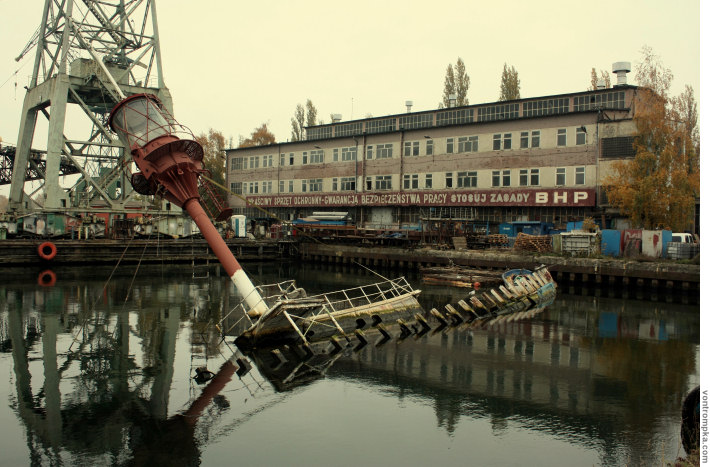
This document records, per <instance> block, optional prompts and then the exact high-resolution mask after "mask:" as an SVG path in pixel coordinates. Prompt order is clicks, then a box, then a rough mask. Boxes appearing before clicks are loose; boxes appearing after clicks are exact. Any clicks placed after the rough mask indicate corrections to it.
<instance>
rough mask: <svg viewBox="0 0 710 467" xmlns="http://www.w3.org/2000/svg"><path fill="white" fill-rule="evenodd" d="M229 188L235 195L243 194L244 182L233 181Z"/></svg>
mask: <svg viewBox="0 0 710 467" xmlns="http://www.w3.org/2000/svg"><path fill="white" fill-rule="evenodd" d="M229 188H230V190H231V191H232V193H234V194H235V195H241V194H242V182H232V183H230V184H229Z"/></svg>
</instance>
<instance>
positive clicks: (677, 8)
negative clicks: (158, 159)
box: [0, 0, 700, 147]
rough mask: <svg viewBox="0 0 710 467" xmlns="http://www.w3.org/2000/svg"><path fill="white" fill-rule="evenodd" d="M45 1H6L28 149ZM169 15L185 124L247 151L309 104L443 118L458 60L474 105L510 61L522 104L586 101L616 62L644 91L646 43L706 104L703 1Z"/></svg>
mask: <svg viewBox="0 0 710 467" xmlns="http://www.w3.org/2000/svg"><path fill="white" fill-rule="evenodd" d="M43 3H44V2H43V1H42V0H0V18H3V27H2V28H0V39H1V40H0V44H1V45H0V85H2V87H0V109H1V110H2V111H1V112H0V137H2V139H3V141H4V142H5V143H15V142H16V141H17V131H18V124H19V118H20V112H21V108H22V99H23V95H24V90H23V88H22V86H24V85H25V84H26V83H27V81H28V79H29V75H30V73H31V68H32V61H33V58H34V52H32V53H30V54H28V55H27V56H26V57H25V58H24V60H22V61H21V62H19V63H17V62H15V61H14V58H15V57H16V56H17V55H18V54H19V53H20V51H21V50H22V49H23V47H24V45H25V44H26V43H27V41H28V40H29V39H30V37H31V35H32V33H33V32H34V31H35V29H36V28H37V26H38V25H39V22H40V19H41V11H42V5H43ZM573 5H574V6H573ZM157 6H158V22H159V32H160V39H161V50H162V53H163V63H164V74H165V81H166V84H167V86H168V87H169V88H170V91H171V93H172V96H173V101H174V109H175V116H176V118H177V119H178V121H180V122H181V123H183V124H185V125H187V126H188V127H190V128H191V129H192V130H193V132H194V133H195V134H199V133H203V132H207V130H208V129H209V128H214V129H216V130H219V131H221V132H222V133H223V134H224V135H225V136H227V137H230V136H232V137H233V138H234V141H235V144H236V141H237V139H238V137H239V135H243V136H245V137H246V136H249V134H250V133H251V131H252V130H253V129H254V128H255V127H257V126H259V125H260V124H262V123H264V122H266V123H267V124H268V126H269V128H270V129H271V131H272V132H273V133H274V134H275V135H276V139H277V140H278V141H286V140H287V139H289V138H290V119H291V117H292V116H293V112H294V110H295V107H296V105H297V104H298V103H305V101H306V99H308V98H310V99H311V100H312V101H313V103H314V104H315V106H316V108H317V109H318V118H319V119H322V120H323V121H325V122H326V123H327V122H329V121H330V119H329V115H330V114H331V113H340V114H342V115H343V119H344V120H349V119H351V118H352V119H357V118H362V117H364V116H365V115H367V114H372V115H373V116H380V115H389V114H396V113H401V112H404V111H405V110H406V109H405V106H404V103H405V101H406V100H412V101H414V107H413V110H414V111H419V110H429V109H434V108H436V107H437V105H438V103H439V101H440V100H441V94H442V90H443V82H444V72H445V69H446V66H447V65H448V64H449V63H454V62H455V61H456V59H457V58H458V57H461V58H462V59H463V61H464V63H465V64H466V69H467V71H468V74H469V76H470V77H471V86H470V89H469V94H468V97H469V102H470V103H471V104H477V103H483V102H491V101H495V100H497V98H498V93H499V85H500V76H501V72H502V69H503V64H504V63H508V65H513V66H515V68H516V69H517V71H518V73H519V76H520V81H521V95H522V97H535V96H544V95H550V94H558V93H566V92H576V91H584V90H586V89H587V87H588V86H589V85H590V70H591V68H592V67H596V68H597V70H601V69H603V70H608V71H611V64H612V62H615V61H629V62H631V64H632V71H631V73H630V75H629V83H630V84H635V81H634V71H633V68H635V65H636V63H637V62H638V61H639V60H640V50H641V48H642V46H643V45H644V44H646V45H649V46H651V47H652V48H653V49H654V51H655V52H656V54H657V55H659V56H660V58H661V60H662V61H663V63H664V64H665V65H666V66H667V67H669V68H670V69H671V70H672V71H673V74H674V76H675V79H674V84H673V88H672V93H673V94H678V93H679V92H680V91H681V90H682V89H683V87H684V86H685V84H690V85H692V86H693V88H694V89H695V91H696V96H698V95H699V83H700V65H699V62H700V60H699V56H700V46H699V43H700V36H699V23H700V19H699V2H698V1H697V0H691V1H686V0H679V1H674V2H669V1H668V0H653V1H651V0H644V1H641V0H633V1H629V0H624V1H618V0H614V1H607V0H594V1H587V2H569V1H562V0H560V1H543V2H530V1H504V0H499V1H495V2H493V1H491V2H485V1H472V0H468V1H454V0H440V1H436V2H433V1H430V2H423V1H419V2H417V1H411V0H408V1H399V0H396V1H394V0H390V1H382V0H376V1H375V0H359V1H357V2H334V1H302V2H295V1H263V2H246V1H234V0H203V1H201V2H196V1H194V0H190V1H188V0H169V1H168V0H158V3H157ZM18 69H19V72H18V73H17V79H15V77H14V76H13V73H14V72H15V71H16V70H18ZM15 82H17V83H18V85H17V88H16V87H15ZM612 82H615V77H614V76H613V75H612ZM44 145H45V143H44V141H35V146H36V147H44Z"/></svg>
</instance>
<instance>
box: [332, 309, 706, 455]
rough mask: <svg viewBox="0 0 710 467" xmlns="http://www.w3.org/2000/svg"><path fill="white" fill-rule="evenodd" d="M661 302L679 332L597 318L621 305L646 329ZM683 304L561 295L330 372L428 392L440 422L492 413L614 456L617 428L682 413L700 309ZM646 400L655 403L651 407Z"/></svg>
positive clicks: (347, 361)
mask: <svg viewBox="0 0 710 467" xmlns="http://www.w3.org/2000/svg"><path fill="white" fill-rule="evenodd" d="M578 304H583V306H581V307H579V306H577V305H578ZM664 308H677V310H681V311H685V312H687V313H686V316H683V314H682V312H681V313H680V316H679V313H670V312H669V313H667V314H668V317H667V320H668V323H669V324H668V327H667V328H668V329H671V328H673V329H675V330H676V331H677V332H678V334H676V335H673V336H671V337H672V338H671V339H670V340H669V341H666V342H649V341H646V342H643V341H640V340H638V339H636V338H633V337H631V336H626V337H624V336H618V338H614V339H608V338H604V337H603V336H601V332H600V329H599V328H598V320H599V316H600V314H601V313H602V312H603V311H604V310H610V309H617V310H618V309H624V311H625V313H626V314H625V315H624V316H622V317H620V318H619V319H620V323H621V322H623V324H621V326H623V327H624V328H627V329H643V328H645V327H646V326H647V325H648V322H649V319H652V318H653V317H654V316H658V314H661V315H663V314H666V313H665V312H664V311H663V310H664ZM689 310H690V308H689V307H680V306H678V307H673V306H672V305H666V306H661V305H659V308H658V309H657V310H655V313H654V312H653V310H649V309H648V306H647V304H644V303H643V302H625V301H621V300H611V299H607V300H601V301H600V302H598V303H596V304H593V303H592V302H571V303H568V302H566V301H565V300H564V299H563V300H562V302H561V303H557V304H556V305H555V306H554V307H553V309H552V310H550V311H548V312H547V315H548V316H547V317H546V318H545V317H543V319H540V320H535V321H520V322H509V323H503V324H498V325H493V326H491V327H490V328H483V329H480V328H471V327H470V326H467V325H465V324H464V325H461V326H460V327H458V328H455V329H449V330H448V331H447V332H446V333H444V334H442V335H429V336H427V337H426V338H425V339H422V340H419V341H414V340H405V341H404V342H402V343H401V344H399V345H397V346H395V345H384V346H381V347H379V348H378V347H375V346H367V347H365V348H364V349H363V350H362V351H361V352H360V353H359V354H357V355H354V356H352V357H351V358H341V359H339V360H338V361H337V362H336V363H335V364H334V365H333V367H332V368H331V370H330V371H329V373H328V374H329V375H330V376H331V377H351V378H355V379H362V378H367V379H368V380H369V381H372V382H376V384H381V385H384V386H394V387H396V388H397V391H399V392H400V393H408V392H411V393H413V394H416V395H418V396H421V397H426V398H430V399H431V400H432V403H433V405H434V407H435V409H436V411H437V419H438V420H439V423H440V425H441V426H443V427H445V428H446V429H447V430H448V431H449V432H453V431H455V429H456V425H457V424H458V423H459V420H460V418H461V417H475V418H480V417H490V420H491V428H492V429H493V430H496V429H498V428H501V427H503V426H504V425H505V424H506V423H507V421H508V420H511V419H512V420H515V421H516V423H521V424H523V425H524V426H529V427H532V428H533V429H536V430H541V431H544V432H547V433H550V434H553V435H556V436H561V437H564V438H565V439H570V440H571V441H573V442H580V443H584V444H587V445H589V444H596V442H597V441H598V442H599V444H600V445H603V446H606V448H605V449H606V452H605V453H604V455H605V456H606V459H607V460H609V461H610V462H612V463H614V462H617V461H618V459H620V458H621V456H620V453H619V452H614V451H613V450H614V449H615V447H614V446H616V445H617V443H616V442H615V441H614V439H615V437H618V436H622V434H623V433H624V432H627V431H629V430H632V431H634V432H636V433H640V434H639V436H640V437H641V438H644V437H645V439H651V437H653V436H654V435H655V433H654V431H653V430H654V428H653V427H654V426H656V425H657V424H658V423H659V419H658V418H657V417H659V416H660V415H659V414H660V413H661V412H662V413H664V414H668V413H678V414H679V412H678V410H679V407H680V403H681V399H682V397H683V396H684V395H685V393H686V387H687V386H688V384H689V381H688V375H690V374H693V372H694V371H695V365H696V362H695V345H693V344H690V343H686V342H683V339H688V340H693V339H695V338H696V337H697V338H698V341H699V336H694V334H693V332H692V328H693V323H695V326H697V319H698V318H697V314H694V313H693V312H692V311H690V312H689ZM681 330H682V332H683V333H684V334H680V331H681ZM649 384H653V385H654V388H650V387H649ZM661 394H664V395H661ZM660 400H663V402H660ZM646 404H649V405H654V406H656V405H658V406H659V410H658V411H654V412H653V413H651V412H649V411H648V410H646V409H645V408H644V407H648V405H646ZM661 406H662V407H661ZM669 444H670V441H669ZM625 455H628V456H630V457H629V459H631V463H636V462H635V461H634V459H641V460H644V459H647V456H648V455H649V452H646V451H644V452H631V453H626V454H625ZM639 463H643V462H639Z"/></svg>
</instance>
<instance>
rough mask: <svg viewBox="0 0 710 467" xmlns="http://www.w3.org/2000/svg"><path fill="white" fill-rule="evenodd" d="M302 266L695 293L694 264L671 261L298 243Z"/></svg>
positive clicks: (697, 272) (697, 275) (696, 275)
mask: <svg viewBox="0 0 710 467" xmlns="http://www.w3.org/2000/svg"><path fill="white" fill-rule="evenodd" d="M300 255H301V259H302V260H304V261H315V262H326V263H336V264H350V263H352V262H353V261H357V262H359V263H361V264H363V265H365V266H371V267H377V268H391V269H417V268H419V267H420V266H442V265H447V264H449V263H450V262H453V263H455V264H457V265H462V266H471V267H476V268H485V269H500V270H504V269H510V268H526V269H533V268H535V267H536V266H539V265H540V264H545V265H547V266H548V268H549V270H550V272H551V273H552V275H553V277H554V278H555V280H556V281H558V282H571V283H574V282H581V283H592V284H594V283H596V284H600V285H602V284H609V285H615V284H616V285H620V286H626V285H633V286H650V287H659V286H660V287H667V288H671V289H672V288H679V289H683V290H697V289H698V288H699V285H700V265H698V264H687V263H678V262H674V261H667V260H666V261H664V260H658V261H643V260H630V259H614V258H580V257H562V256H554V255H545V254H538V255H532V254H529V253H526V254H520V253H516V252H512V251H511V252H508V251H501V250H485V251H481V250H437V249H432V248H416V249H407V248H392V247H386V248H378V247H371V246H370V247H356V246H344V245H333V244H316V243H309V244H302V245H300Z"/></svg>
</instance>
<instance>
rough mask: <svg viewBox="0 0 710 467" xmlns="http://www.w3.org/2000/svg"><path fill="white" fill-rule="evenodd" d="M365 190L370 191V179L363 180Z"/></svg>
mask: <svg viewBox="0 0 710 467" xmlns="http://www.w3.org/2000/svg"><path fill="white" fill-rule="evenodd" d="M365 190H367V191H372V177H367V178H365Z"/></svg>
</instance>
